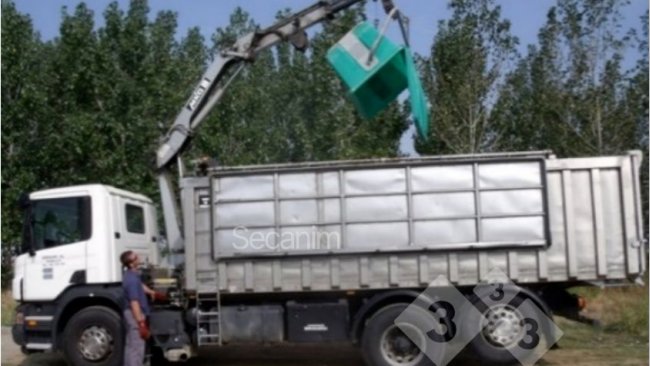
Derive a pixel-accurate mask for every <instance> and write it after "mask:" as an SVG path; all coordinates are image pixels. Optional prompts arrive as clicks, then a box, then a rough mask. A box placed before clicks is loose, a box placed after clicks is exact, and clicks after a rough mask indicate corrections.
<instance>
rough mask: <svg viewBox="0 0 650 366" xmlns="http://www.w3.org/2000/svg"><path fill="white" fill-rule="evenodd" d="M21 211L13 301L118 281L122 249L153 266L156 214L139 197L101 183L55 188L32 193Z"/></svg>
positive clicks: (156, 258) (155, 260)
mask: <svg viewBox="0 0 650 366" xmlns="http://www.w3.org/2000/svg"><path fill="white" fill-rule="evenodd" d="M25 212H26V213H25V215H26V216H25V224H24V225H25V226H24V235H25V240H24V244H23V251H22V253H21V254H20V255H19V256H18V257H17V258H16V261H15V275H14V279H13V283H12V289H13V296H14V298H15V299H16V300H18V301H23V302H24V301H53V300H55V299H56V298H57V297H58V296H59V295H61V294H62V293H64V291H65V290H66V288H67V287H69V286H73V285H75V284H106V283H115V282H120V281H121V280H122V270H121V265H120V263H119V255H120V253H122V252H123V251H125V250H133V251H135V252H136V253H138V255H139V256H140V257H141V258H142V261H143V262H144V263H150V264H153V265H157V264H158V261H159V251H158V245H157V242H158V241H159V237H158V235H159V231H158V225H157V222H156V211H155V208H154V206H153V204H152V201H151V200H150V199H149V198H147V197H145V196H143V195H140V194H135V193H131V192H128V191H125V190H121V189H117V188H114V187H111V186H106V185H100V184H91V185H80V186H72V187H64V188H54V189H48V190H43V191H38V192H33V193H31V194H30V195H29V203H28V204H27V209H26V211H25Z"/></svg>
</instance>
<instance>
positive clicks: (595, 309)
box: [572, 274, 650, 342]
mask: <svg viewBox="0 0 650 366" xmlns="http://www.w3.org/2000/svg"><path fill="white" fill-rule="evenodd" d="M644 282H645V285H644V286H626V287H614V288H604V289H599V288H596V287H585V288H576V289H573V291H572V292H573V293H576V294H579V295H581V296H583V297H584V298H585V299H586V300H587V308H586V309H585V315H587V316H588V317H591V318H595V319H598V320H600V321H601V322H602V324H603V327H604V330H606V331H611V332H621V333H626V334H629V335H631V336H635V337H638V338H642V339H645V341H646V342H647V340H648V307H649V305H650V303H649V301H648V274H646V275H645V279H644Z"/></svg>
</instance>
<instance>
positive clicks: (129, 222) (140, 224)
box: [125, 203, 145, 234]
mask: <svg viewBox="0 0 650 366" xmlns="http://www.w3.org/2000/svg"><path fill="white" fill-rule="evenodd" d="M125 209H126V215H125V217H126V231H128V232H129V233H132V234H144V233H145V226H144V209H143V208H142V207H141V206H137V205H132V204H129V203H127V204H126V206H125Z"/></svg>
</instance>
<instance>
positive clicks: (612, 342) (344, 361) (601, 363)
mask: <svg viewBox="0 0 650 366" xmlns="http://www.w3.org/2000/svg"><path fill="white" fill-rule="evenodd" d="M557 324H558V326H559V327H560V329H562V330H563V331H564V337H563V338H562V339H561V340H560V342H559V348H558V349H554V350H551V351H550V352H549V353H547V354H546V355H545V356H544V358H543V359H542V360H541V361H540V362H539V363H538V365H540V366H559V365H570V366H614V365H616V366H641V365H648V339H642V338H638V337H632V336H629V335H626V334H624V333H616V332H606V331H603V330H600V329H597V328H594V327H591V326H587V325H584V324H580V323H576V322H573V321H569V320H566V319H562V318H558V319H557ZM334 347H335V348H334ZM215 364H218V365H220V366H272V365H273V366H278V365H287V366H292V365H295V366H298V365H305V364H310V365H314V366H330V365H331V366H335V365H336V366H357V365H363V362H362V359H361V355H360V353H359V351H358V349H356V348H355V347H352V346H300V347H298V346H282V347H277V346H274V347H225V348H223V349H219V350H215V351H211V352H206V353H205V354H204V355H202V357H201V358H198V359H193V360H192V361H190V362H188V363H186V365H188V366H201V365H215ZM476 364H477V363H476V362H471V361H460V362H454V365H453V366H474V365H476ZM2 365H3V366H18V365H21V366H45V365H52V366H59V365H60V366H63V365H65V362H64V361H63V359H62V358H61V357H60V356H59V355H56V354H37V355H31V356H29V357H27V358H25V357H24V356H23V355H22V354H21V353H20V350H19V349H18V347H17V346H16V345H15V344H13V341H12V340H11V332H10V330H9V328H6V327H3V328H2Z"/></svg>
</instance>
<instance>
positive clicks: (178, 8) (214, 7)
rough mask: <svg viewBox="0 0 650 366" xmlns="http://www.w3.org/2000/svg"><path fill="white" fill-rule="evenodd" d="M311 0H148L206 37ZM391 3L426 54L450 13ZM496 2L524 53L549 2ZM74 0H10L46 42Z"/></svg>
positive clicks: (424, 1)
mask: <svg viewBox="0 0 650 366" xmlns="http://www.w3.org/2000/svg"><path fill="white" fill-rule="evenodd" d="M110 2H111V1H110V0H89V1H87V4H88V6H89V7H90V8H91V9H93V11H94V12H95V20H96V24H97V25H101V24H103V19H102V18H103V16H102V13H103V11H104V10H105V9H106V7H107V6H108V4H109V3H110ZM118 2H119V3H120V7H121V8H122V9H127V8H128V0H118ZM314 2H315V0H247V1H243V0H191V1H187V0H184V1H181V0H150V1H149V7H150V8H151V13H150V16H151V17H155V14H156V13H158V12H159V11H161V10H172V11H175V12H176V13H177V14H178V29H179V34H181V35H182V34H185V32H186V30H187V29H188V28H190V27H193V26H198V27H199V28H200V29H201V32H202V33H203V35H204V37H205V38H206V39H207V40H209V39H210V36H211V35H212V33H213V32H214V30H215V29H216V28H217V27H224V26H226V25H227V24H228V20H229V16H230V14H231V13H232V12H233V10H234V9H235V8H236V7H237V6H240V7H242V8H243V9H244V10H246V11H247V12H248V13H250V14H251V15H252V17H253V19H255V21H256V22H257V23H258V24H261V25H262V26H266V25H270V24H272V23H273V20H274V17H275V14H276V12H277V11H278V10H281V9H285V8H291V9H292V10H294V11H296V10H300V9H302V8H304V7H307V6H309V5H311V4H312V3H314ZM394 2H395V4H396V5H397V7H398V8H399V9H400V10H402V12H403V13H405V14H406V16H408V17H409V19H410V24H411V27H410V28H411V32H410V33H411V34H410V37H411V39H410V41H411V44H412V46H413V50H414V51H415V52H417V53H420V54H428V53H429V49H430V48H431V44H432V41H433V37H434V35H435V33H436V30H437V25H438V21H439V20H441V19H446V18H448V17H449V16H450V12H449V10H448V9H447V1H446V0H394ZM496 2H497V3H498V4H499V5H500V6H501V9H502V16H503V17H505V18H507V19H510V21H511V23H512V29H511V30H512V33H513V34H514V35H516V36H517V37H519V39H520V46H519V49H520V52H521V53H525V50H526V46H527V45H528V44H530V43H536V39H537V32H538V30H539V28H540V27H541V26H542V25H543V23H544V20H545V17H546V12H547V11H548V9H549V7H550V6H551V5H553V4H554V3H555V1H553V0H496ZM78 3H79V0H15V4H16V7H17V8H18V9H19V10H20V11H21V12H23V13H27V14H29V15H30V16H31V18H32V21H33V23H34V27H35V29H36V30H37V31H39V32H40V34H41V37H42V38H43V39H45V40H49V39H52V38H54V37H55V36H57V34H58V32H59V24H60V21H61V9H62V7H64V6H66V7H68V10H69V11H70V12H72V11H73V10H74V7H75V6H76V5H77V4H78ZM647 11H648V1H647V0H631V3H630V5H628V6H627V7H626V8H625V9H624V11H623V16H624V22H623V25H624V28H629V27H636V28H638V27H639V26H640V20H639V17H640V16H641V14H643V13H644V12H647ZM367 14H368V17H369V19H370V20H374V19H375V18H379V19H380V20H383V10H382V8H381V2H380V1H377V2H375V1H373V0H368V4H367ZM389 37H391V39H395V40H400V39H401V36H400V33H399V31H398V27H397V26H396V25H393V26H391V28H390V32H389Z"/></svg>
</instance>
